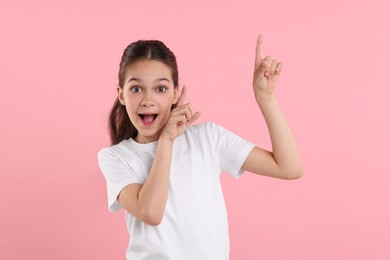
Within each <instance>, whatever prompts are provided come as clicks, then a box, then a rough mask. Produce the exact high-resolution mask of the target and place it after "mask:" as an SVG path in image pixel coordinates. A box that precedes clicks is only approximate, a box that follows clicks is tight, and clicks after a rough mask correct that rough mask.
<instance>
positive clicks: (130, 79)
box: [98, 35, 302, 260]
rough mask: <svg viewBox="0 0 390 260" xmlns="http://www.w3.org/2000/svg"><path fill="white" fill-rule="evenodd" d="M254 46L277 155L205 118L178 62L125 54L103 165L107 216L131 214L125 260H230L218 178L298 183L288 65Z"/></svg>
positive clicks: (146, 52)
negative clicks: (283, 80)
mask: <svg viewBox="0 0 390 260" xmlns="http://www.w3.org/2000/svg"><path fill="white" fill-rule="evenodd" d="M262 42H263V40H262V36H261V35H260V36H259V37H258V40H257V47H256V59H255V70H254V78H253V89H254V93H255V98H256V101H257V104H258V105H259V108H260V110H261V112H262V114H263V116H264V118H265V121H266V123H267V126H268V130H269V133H270V137H271V141H272V150H273V151H272V152H269V151H266V150H263V149H261V148H258V147H256V146H255V145H253V144H252V143H250V142H248V141H246V140H244V139H242V138H240V137H239V136H237V135H235V134H233V133H231V132H229V131H227V130H225V129H224V128H222V127H221V126H219V125H217V124H214V123H204V124H198V125H192V123H193V122H194V121H195V120H196V119H197V118H198V117H199V116H200V113H199V112H196V110H195V109H194V107H193V106H192V105H191V104H189V103H185V95H186V88H185V87H183V88H182V91H180V90H179V83H178V70H177V64H176V58H175V55H174V54H173V53H172V52H171V51H170V50H169V49H168V48H167V47H166V46H165V45H164V44H163V43H162V42H160V41H155V40H150V41H137V42H134V43H132V44H130V45H129V46H128V47H127V48H126V49H125V51H124V53H123V56H122V59H121V63H120V69H119V86H118V87H117V91H118V98H117V99H116V101H115V104H114V106H113V108H112V111H111V114H110V119H109V122H110V133H111V140H112V146H110V147H108V148H104V149H102V150H101V151H100V152H99V154H98V158H99V165H100V168H101V170H102V172H103V174H104V176H105V179H106V181H107V192H108V209H109V211H117V210H119V209H121V208H124V209H125V210H126V223H127V228H128V232H129V234H130V242H129V246H128V248H127V252H126V256H127V259H132V260H137V259H143V260H146V259H147V260H151V259H158V260H160V259H169V260H204V259H209V260H226V259H229V234H228V222H227V214H226V208H225V203H224V199H223V194H222V189H221V184H220V173H221V172H227V173H229V174H230V175H232V176H234V177H236V178H239V177H240V176H241V175H242V174H243V172H244V171H250V172H253V173H256V174H260V175H266V176H271V177H276V178H280V179H296V178H299V177H300V176H301V175H302V166H301V162H300V156H299V153H298V150H297V147H296V145H295V142H294V139H293V136H292V134H291V132H290V130H289V127H288V125H287V123H286V121H285V119H284V117H283V114H282V112H281V110H280V108H279V106H278V103H277V101H276V98H275V95H274V88H275V85H276V82H277V80H278V78H279V76H280V72H281V70H282V64H281V63H280V62H277V61H276V60H275V59H273V58H272V57H270V56H267V57H265V58H263V55H262V51H261V48H262Z"/></svg>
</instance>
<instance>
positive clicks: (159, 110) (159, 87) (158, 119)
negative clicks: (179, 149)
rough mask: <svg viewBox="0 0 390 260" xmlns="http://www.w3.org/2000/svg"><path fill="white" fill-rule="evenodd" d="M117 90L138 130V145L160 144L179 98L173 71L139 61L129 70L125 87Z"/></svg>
mask: <svg viewBox="0 0 390 260" xmlns="http://www.w3.org/2000/svg"><path fill="white" fill-rule="evenodd" d="M117 90H118V98H119V101H120V102H121V104H122V105H124V106H126V111H127V114H128V116H129V118H130V120H131V122H132V123H133V125H134V127H135V128H136V129H137V130H138V135H137V136H136V137H135V138H134V139H135V141H137V142H139V143H150V142H153V141H157V140H158V138H159V137H160V134H161V130H162V129H163V127H164V126H165V124H166V123H167V122H168V119H169V117H170V115H171V107H172V105H173V104H175V103H176V102H177V100H178V98H179V96H178V87H175V86H174V83H173V80H172V72H171V70H170V68H169V67H168V66H167V65H166V64H164V63H163V62H160V61H156V60H146V59H145V60H139V61H136V62H135V63H133V64H131V65H129V67H128V68H127V71H126V77H125V84H124V87H123V88H120V87H119V86H118V87H117Z"/></svg>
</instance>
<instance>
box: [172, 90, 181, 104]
mask: <svg viewBox="0 0 390 260" xmlns="http://www.w3.org/2000/svg"><path fill="white" fill-rule="evenodd" d="M173 91H174V94H173V95H174V98H173V102H172V104H176V103H177V101H178V100H179V97H180V95H179V86H177V87H175V88H174V89H173Z"/></svg>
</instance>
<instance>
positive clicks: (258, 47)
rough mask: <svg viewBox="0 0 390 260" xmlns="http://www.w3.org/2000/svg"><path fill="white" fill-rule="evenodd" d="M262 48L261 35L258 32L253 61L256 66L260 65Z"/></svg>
mask: <svg viewBox="0 0 390 260" xmlns="http://www.w3.org/2000/svg"><path fill="white" fill-rule="evenodd" d="M262 48H263V35H262V34H259V36H258V37H257V44H256V61H255V65H256V68H257V67H258V66H260V63H261V61H262V60H263V52H262Z"/></svg>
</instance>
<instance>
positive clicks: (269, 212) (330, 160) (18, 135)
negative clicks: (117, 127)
mask: <svg viewBox="0 0 390 260" xmlns="http://www.w3.org/2000/svg"><path fill="white" fill-rule="evenodd" d="M389 8H390V6H389V4H388V3H387V1H385V0H383V1H378V0H371V1H364V0H362V1H352V0H338V1H329V0H321V1H308V0H298V1H282V0H276V1H261V0H257V1H235V2H233V1H222V0H221V1H203V2H199V1H194V2H193V3H187V2H186V1H178V0H177V1H119V0H118V1H15V0H12V1H11V0H9V1H1V2H0V33H1V40H0V73H1V77H0V116H1V128H0V131H1V135H0V138H1V140H0V141H1V148H0V158H1V163H0V177H1V179H0V199H1V209H0V259H9V260H13V259H57V260H62V259H64V260H65V259H96V260H97V259H102V260H103V259H124V251H125V248H126V245H127V242H128V241H127V239H128V236H127V233H126V228H125V221H124V213H123V212H120V213H116V214H110V213H108V211H107V208H106V207H107V202H106V189H105V188H106V187H105V181H104V178H103V175H102V174H101V172H100V170H99V168H98V164H97V151H98V150H99V149H100V148H102V147H104V146H107V145H108V144H109V140H108V135H107V130H106V120H107V113H108V111H109V109H110V106H111V103H112V102H113V100H114V97H115V84H116V75H117V70H118V63H119V59H120V56H121V53H122V51H123V49H124V48H125V47H126V45H127V44H129V43H130V42H132V41H134V40H137V39H139V38H144V39H149V38H157V39H161V40H163V41H164V42H166V44H167V45H168V46H169V47H170V48H171V49H172V50H174V51H175V53H176V55H177V57H178V62H179V67H180V72H181V82H182V83H185V84H186V85H187V86H188V88H189V98H190V101H191V102H192V103H193V104H194V106H195V107H196V108H198V110H199V111H201V112H202V117H201V118H200V120H199V122H204V121H209V120H212V121H215V122H217V123H220V124H221V125H223V126H225V127H226V128H228V129H230V130H232V131H234V132H236V133H238V134H240V135H241V136H243V137H245V138H247V139H249V140H251V141H253V142H256V143H257V144H258V145H259V146H262V147H265V148H269V138H268V135H267V130H266V128H265V125H264V122H263V119H262V117H261V114H260V111H259V110H258V108H257V107H256V105H255V101H254V97H253V94H252V87H251V80H252V66H253V59H254V48H255V43H256V36H257V34H258V33H262V34H263V35H264V53H265V54H269V55H273V56H274V57H276V58H277V59H279V60H281V61H282V62H283V63H284V71H283V75H282V78H281V80H280V82H279V84H278V86H277V96H278V98H279V100H280V103H281V106H282V108H283V110H284V111H285V114H286V117H287V119H288V122H289V124H290V126H291V128H292V130H293V132H294V133H295V136H296V139H297V142H298V144H299V147H300V151H301V153H302V157H303V161H304V165H305V175H304V178H302V179H300V180H297V181H292V182H288V181H282V180H276V179H270V178H265V177H259V176H255V175H252V174H249V173H248V174H247V175H245V176H244V177H243V178H242V179H241V180H239V181H236V180H234V179H232V178H230V177H228V176H224V177H223V178H222V181H223V183H224V188H225V193H226V201H227V205H228V210H229V213H230V219H229V220H230V223H231V227H230V230H231V243H232V249H231V259H232V260H245V259H248V260H249V259H250V260H253V259H267V260H272V259H275V260H282V259H283V260H284V259H289V260H302V259H316V260H321V259H324V260H325V259H326V260H328V259H332V260H345V259H354V260H355V259H377V260H385V259H390V248H389V241H390V224H389V223H390V222H389V219H390V188H389V187H390V167H389V158H388V157H389V154H390V153H389V146H390V138H389V137H388V134H389V133H390V125H389V119H388V118H389V112H390V105H389V103H390V102H389V97H390V96H389V94H390V91H389V89H390V84H389V83H390V80H389V79H388V76H389V72H388V68H389V58H390V52H389V46H390V37H389V26H390V20H389V18H388V17H389V16H388V10H389Z"/></svg>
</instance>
